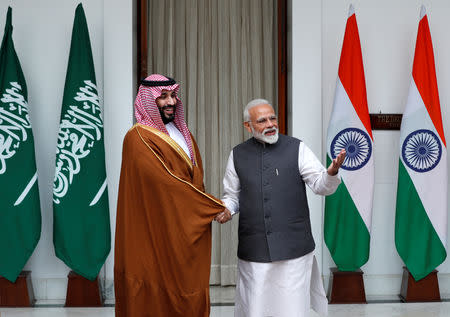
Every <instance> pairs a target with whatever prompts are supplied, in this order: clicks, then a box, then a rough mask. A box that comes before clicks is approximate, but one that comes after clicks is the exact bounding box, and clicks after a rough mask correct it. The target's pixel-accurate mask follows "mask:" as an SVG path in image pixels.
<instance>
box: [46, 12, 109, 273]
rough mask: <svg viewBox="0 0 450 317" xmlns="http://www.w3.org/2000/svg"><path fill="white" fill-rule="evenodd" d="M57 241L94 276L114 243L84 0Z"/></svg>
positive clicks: (65, 122) (56, 201) (68, 103)
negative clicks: (112, 241) (112, 242)
mask: <svg viewBox="0 0 450 317" xmlns="http://www.w3.org/2000/svg"><path fill="white" fill-rule="evenodd" d="M53 244H54V246H55V252H56V256H57V257H58V258H60V259H61V260H62V261H63V262H64V263H66V264H67V265H68V266H69V267H70V268H71V269H72V270H73V271H75V272H76V273H78V274H80V275H82V276H84V277H85V278H87V279H90V280H94V279H95V278H96V277H97V275H98V272H99V271H100V268H101V267H102V265H103V263H104V262H105V259H106V257H107V256H108V254H109V251H110V249H111V233H110V225H109V209H108V192H107V188H106V170H105V148H104V141H103V120H102V112H101V109H100V102H99V98H98V93H97V86H96V81H95V72H94V62H93V58H92V51H91V44H90V40H89V31H88V27H87V23H86V16H85V15H84V10H83V7H82V5H81V3H80V4H79V5H78V7H77V9H76V11H75V20H74V23H73V30H72V42H71V46H70V54H69V63H68V66H67V74H66V82H65V86H64V97H63V103H62V109H61V121H60V128H59V132H58V141H57V146H56V171H55V178H54V182H53Z"/></svg>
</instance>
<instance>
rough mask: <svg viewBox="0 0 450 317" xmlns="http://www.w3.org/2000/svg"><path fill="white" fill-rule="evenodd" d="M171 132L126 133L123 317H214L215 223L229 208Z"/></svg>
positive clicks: (119, 263) (117, 279)
mask: <svg viewBox="0 0 450 317" xmlns="http://www.w3.org/2000/svg"><path fill="white" fill-rule="evenodd" d="M193 144H194V149H195V161H196V163H197V164H196V165H193V164H192V162H191V160H190V159H189V157H188V156H187V155H186V153H185V152H184V151H183V150H182V149H181V147H180V146H178V144H177V143H176V142H175V141H174V140H173V139H171V138H170V137H169V136H168V135H166V134H164V133H162V132H160V131H159V130H157V129H154V128H151V127H148V126H145V125H142V124H136V125H135V126H134V127H133V128H132V129H131V130H130V131H128V133H127V135H126V136H125V139H124V143H123V154H122V155H123V156H122V170H121V174H120V184H119V199H118V205H117V224H116V244H115V266H114V288H115V296H116V316H120V317H125V316H126V317H141V316H152V317H166V316H167V317H176V316H183V317H197V316H198V317H207V316H209V310H210V304H209V274H210V264H211V222H212V221H213V219H214V217H215V215H217V213H219V212H222V211H223V210H224V206H223V205H222V203H221V201H220V200H218V199H216V198H214V197H212V196H210V195H208V194H206V193H205V192H204V186H203V169H202V163H201V158H200V154H199V151H198V148H197V144H196V143H195V141H193Z"/></svg>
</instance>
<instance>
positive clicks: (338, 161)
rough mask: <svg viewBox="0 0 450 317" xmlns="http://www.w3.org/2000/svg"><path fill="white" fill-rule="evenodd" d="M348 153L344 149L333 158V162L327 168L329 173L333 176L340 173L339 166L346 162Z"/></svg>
mask: <svg viewBox="0 0 450 317" xmlns="http://www.w3.org/2000/svg"><path fill="white" fill-rule="evenodd" d="M346 155H347V153H346V152H345V149H342V150H341V152H339V154H338V156H336V157H335V158H334V159H333V162H331V164H330V166H329V167H328V170H327V172H328V174H329V175H331V176H333V175H336V174H337V173H338V171H339V168H340V167H341V165H342V163H344V160H345V156H346Z"/></svg>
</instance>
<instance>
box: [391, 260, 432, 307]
mask: <svg viewBox="0 0 450 317" xmlns="http://www.w3.org/2000/svg"><path fill="white" fill-rule="evenodd" d="M437 272H438V271H436V270H433V272H431V273H430V274H428V275H427V276H425V277H424V278H423V279H421V280H420V281H418V282H416V280H414V278H413V276H412V275H411V273H410V272H409V270H408V269H407V268H406V267H405V266H404V267H403V277H402V287H401V290H400V295H399V296H400V299H401V300H402V302H404V303H412V302H440V301H441V295H440V293H439V282H438V278H437Z"/></svg>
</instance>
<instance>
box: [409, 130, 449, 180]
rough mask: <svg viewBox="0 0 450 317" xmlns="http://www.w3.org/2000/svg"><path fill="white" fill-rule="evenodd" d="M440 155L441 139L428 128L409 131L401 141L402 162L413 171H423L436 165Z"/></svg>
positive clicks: (429, 169)
mask: <svg viewBox="0 0 450 317" xmlns="http://www.w3.org/2000/svg"><path fill="white" fill-rule="evenodd" d="M441 156H442V147H441V141H440V140H439V138H438V137H437V136H436V134H434V132H432V131H430V130H425V129H421V130H416V131H414V132H411V133H410V134H409V135H408V136H407V137H406V139H405V141H403V145H402V158H403V162H405V164H406V165H407V166H408V167H409V168H410V169H412V170H413V171H416V172H419V173H424V172H428V171H431V170H432V169H433V168H435V167H436V165H438V163H439V161H440V160H441Z"/></svg>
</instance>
